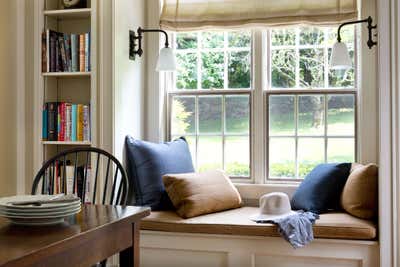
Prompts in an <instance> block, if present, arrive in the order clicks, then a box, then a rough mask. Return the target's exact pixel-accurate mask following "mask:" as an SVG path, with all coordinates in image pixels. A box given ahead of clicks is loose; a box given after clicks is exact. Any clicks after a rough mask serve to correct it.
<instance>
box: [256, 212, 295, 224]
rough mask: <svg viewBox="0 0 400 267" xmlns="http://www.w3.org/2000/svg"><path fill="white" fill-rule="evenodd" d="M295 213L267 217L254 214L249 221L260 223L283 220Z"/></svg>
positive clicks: (266, 215) (267, 215)
mask: <svg viewBox="0 0 400 267" xmlns="http://www.w3.org/2000/svg"><path fill="white" fill-rule="evenodd" d="M295 213H296V212H295V211H293V210H291V211H289V212H287V213H283V214H279V215H269V214H255V215H253V216H251V217H250V220H252V221H255V222H261V221H272V220H276V219H280V218H284V217H286V216H289V215H293V214H295Z"/></svg>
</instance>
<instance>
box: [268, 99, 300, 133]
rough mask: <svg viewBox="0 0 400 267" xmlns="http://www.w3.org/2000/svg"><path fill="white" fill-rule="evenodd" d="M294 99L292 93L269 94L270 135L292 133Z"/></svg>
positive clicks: (293, 130) (293, 126) (293, 127)
mask: <svg viewBox="0 0 400 267" xmlns="http://www.w3.org/2000/svg"><path fill="white" fill-rule="evenodd" d="M294 99H295V97H294V96H292V95H287V96H286V95H274V96H269V134H270V135H294V133H295V118H294V117H295V115H294Z"/></svg>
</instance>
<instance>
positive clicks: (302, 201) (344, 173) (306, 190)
mask: <svg viewBox="0 0 400 267" xmlns="http://www.w3.org/2000/svg"><path fill="white" fill-rule="evenodd" d="M350 168H351V163H327V164H320V165H318V166H316V167H315V168H314V169H313V170H312V171H311V172H310V173H309V174H308V175H307V176H306V178H304V181H303V182H302V183H301V184H300V186H299V187H298V188H297V190H296V192H295V193H294V195H293V198H292V201H291V205H292V209H294V210H305V211H312V212H315V213H323V212H326V211H328V210H329V209H336V208H338V207H340V195H341V193H342V190H343V187H344V185H345V183H346V181H347V177H348V176H349V173H350Z"/></svg>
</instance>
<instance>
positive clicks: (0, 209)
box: [0, 202, 81, 213]
mask: <svg viewBox="0 0 400 267" xmlns="http://www.w3.org/2000/svg"><path fill="white" fill-rule="evenodd" d="M80 206H81V203H80V202H77V203H73V204H71V205H70V206H63V207H52V208H49V207H47V208H44V209H35V208H33V209H29V208H26V209H18V208H17V209H14V207H1V206H0V213H2V212H14V213H45V212H61V211H67V210H70V209H74V208H77V207H80Z"/></svg>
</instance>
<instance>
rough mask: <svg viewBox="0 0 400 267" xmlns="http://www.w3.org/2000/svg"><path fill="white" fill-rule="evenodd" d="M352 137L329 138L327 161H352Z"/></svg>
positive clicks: (353, 158)
mask: <svg viewBox="0 0 400 267" xmlns="http://www.w3.org/2000/svg"><path fill="white" fill-rule="evenodd" d="M354 160H355V157H354V138H329V139H328V162H354Z"/></svg>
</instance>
